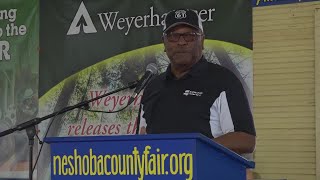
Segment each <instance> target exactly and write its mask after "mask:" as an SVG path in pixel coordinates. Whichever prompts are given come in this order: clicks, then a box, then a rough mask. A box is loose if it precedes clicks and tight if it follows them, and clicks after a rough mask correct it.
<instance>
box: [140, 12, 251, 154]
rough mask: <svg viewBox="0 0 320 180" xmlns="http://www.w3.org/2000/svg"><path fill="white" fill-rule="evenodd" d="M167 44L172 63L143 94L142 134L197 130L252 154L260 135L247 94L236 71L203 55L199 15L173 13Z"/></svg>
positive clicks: (167, 20)
mask: <svg viewBox="0 0 320 180" xmlns="http://www.w3.org/2000/svg"><path fill="white" fill-rule="evenodd" d="M163 42H164V47H165V52H166V53H167V56H168V57H169V59H170V65H169V66H168V68H167V70H166V72H164V73H162V74H160V75H159V76H157V77H156V78H154V79H153V80H152V81H151V82H150V83H149V85H148V86H147V87H146V89H145V91H144V94H143V97H142V101H141V109H140V127H141V129H140V133H142V134H144V133H148V134H157V133H192V132H198V133H202V134H204V135H206V136H207V137H209V138H211V139H212V140H214V141H216V142H217V143H219V144H222V145H223V146H225V147H227V148H229V149H231V150H233V151H234V152H236V153H238V154H245V153H252V152H253V151H254V148H255V142H256V140H255V135H256V134H255V128H254V124H253V118H252V114H251V111H250V108H249V104H248V100H247V98H246V95H245V92H244V90H243V88H242V85H241V82H240V81H239V80H238V79H237V77H236V76H235V75H234V74H233V73H232V72H231V71H229V70H227V69H226V68H224V67H222V66H219V65H216V64H212V63H209V62H207V61H206V59H205V58H204V57H203V55H202V50H203V49H204V32H203V27H202V23H201V19H200V18H199V16H198V15H197V13H196V12H195V11H193V10H189V9H180V10H174V11H171V12H169V13H168V14H167V16H166V18H165V22H164V29H163Z"/></svg>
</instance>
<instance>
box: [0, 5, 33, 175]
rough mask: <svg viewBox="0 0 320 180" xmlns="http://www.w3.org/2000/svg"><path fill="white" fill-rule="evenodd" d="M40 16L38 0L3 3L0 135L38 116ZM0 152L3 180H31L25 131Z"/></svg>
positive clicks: (3, 141)
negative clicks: (14, 179) (21, 179)
mask: <svg viewBox="0 0 320 180" xmlns="http://www.w3.org/2000/svg"><path fill="white" fill-rule="evenodd" d="M38 15H39V2H38V0H29V1H25V0H17V1H14V2H12V1H11V0H1V1H0V77H1V78H0V99H1V101H0V122H1V126H0V132H3V131H5V130H8V129H10V128H12V127H14V126H15V125H18V124H21V123H23V122H25V121H27V120H30V119H32V118H34V117H36V115H37V113H38V74H39V65H38V63H39V52H38V49H39V36H38V35H39V16H38ZM36 149H37V148H35V150H36ZM0 151H1V153H0V178H27V177H28V162H29V161H28V160H29V157H28V156H29V155H28V152H29V148H28V138H27V134H26V131H25V130H23V131H18V132H14V133H12V134H9V135H6V136H3V137H0ZM36 153H37V152H36V151H34V154H36Z"/></svg>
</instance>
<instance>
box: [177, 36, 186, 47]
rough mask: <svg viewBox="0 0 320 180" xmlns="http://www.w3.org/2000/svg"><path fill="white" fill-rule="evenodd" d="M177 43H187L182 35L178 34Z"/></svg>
mask: <svg viewBox="0 0 320 180" xmlns="http://www.w3.org/2000/svg"><path fill="white" fill-rule="evenodd" d="M178 44H179V45H184V44H187V41H186V40H185V39H184V37H183V35H180V36H179V39H178Z"/></svg>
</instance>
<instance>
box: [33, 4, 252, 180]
mask: <svg viewBox="0 0 320 180" xmlns="http://www.w3.org/2000/svg"><path fill="white" fill-rule="evenodd" d="M40 7H41V8H40V14H41V15H40V21H41V25H40V30H41V31H40V44H41V51H40V74H41V76H40V87H39V93H40V95H41V98H40V102H39V103H40V106H39V108H40V109H39V117H42V116H45V115H48V114H50V113H53V112H59V111H60V110H61V109H62V108H64V107H66V106H70V105H74V104H77V103H79V102H81V101H84V100H88V99H92V98H95V97H97V96H99V95H102V94H104V93H107V92H111V91H113V90H116V89H118V88H122V87H125V86H127V85H128V84H130V83H131V82H133V81H135V80H138V79H139V78H141V76H142V75H143V74H144V72H145V69H146V66H147V65H148V64H150V63H155V64H157V65H158V67H159V69H160V71H161V72H163V71H165V69H166V67H167V65H168V64H169V59H168V57H167V56H166V54H165V52H164V47H163V44H162V24H163V20H164V18H165V16H166V13H167V12H168V11H170V10H173V9H177V8H190V9H194V10H196V11H197V13H198V14H199V16H200V17H201V19H202V21H203V26H204V33H205V39H206V40H205V49H204V51H203V53H204V56H205V57H206V58H207V59H208V61H210V62H213V63H218V64H221V65H223V66H225V67H227V68H229V69H230V70H232V71H233V72H234V73H235V74H236V75H237V76H238V78H239V79H240V80H241V82H242V84H243V86H244V89H245V91H246V93H247V96H248V98H249V101H250V103H251V100H252V84H253V83H252V79H253V77H252V8H251V3H250V1H237V2H235V1H233V0H224V1H220V0H202V1H196V0H190V1H182V0H176V1H169V0H162V1H147V0H142V1H131V0H120V1H119V0H109V1H103V0H95V1H92V0H83V1H81V0H76V1H71V0H64V1H55V0H46V1H41V3H40ZM132 93H133V90H130V89H128V90H124V91H121V92H119V93H116V94H112V95H110V96H107V97H104V98H102V99H99V100H96V101H94V102H92V103H90V104H89V106H87V107H83V108H79V109H75V110H73V111H70V112H67V113H64V114H63V115H57V116H56V117H54V118H52V119H50V120H48V121H44V122H43V123H41V124H40V135H41V137H43V136H44V134H45V132H46V131H47V129H48V127H50V128H49V130H48V136H109V135H122V134H135V132H136V128H137V123H136V119H137V114H138V109H139V105H140V100H141V95H140V96H138V98H137V99H136V100H135V101H134V102H133V103H132V104H131V105H130V106H129V107H127V108H126V109H124V110H122V111H120V112H117V113H112V112H114V111H117V110H120V109H121V108H124V107H125V106H126V104H127V102H128V100H129V98H130V96H131V94H132ZM87 109H89V110H94V111H100V112H90V111H87ZM49 125H50V126H49ZM48 153H49V152H48V148H47V147H45V148H44V150H43V154H42V157H41V161H40V162H41V164H42V165H41V166H39V167H40V169H46V170H47V169H48V168H49V166H48V165H49V161H50V159H49V156H48ZM39 167H38V168H39ZM39 172H40V175H39V177H41V178H40V179H44V178H43V177H47V174H46V173H47V171H45V170H39Z"/></svg>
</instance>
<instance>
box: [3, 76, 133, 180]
mask: <svg viewBox="0 0 320 180" xmlns="http://www.w3.org/2000/svg"><path fill="white" fill-rule="evenodd" d="M137 84H138V82H137V81H134V82H132V83H129V85H128V86H125V87H123V88H120V89H117V90H114V91H111V92H109V93H106V94H103V95H101V96H97V97H95V98H93V99H89V100H87V101H83V102H80V103H78V104H76V105H73V106H67V107H65V108H63V109H61V110H60V111H57V112H54V113H52V114H49V115H47V116H44V117H41V118H34V119H31V120H29V121H26V122H24V123H21V124H18V125H17V126H15V127H13V128H11V129H8V130H5V131H3V132H1V133H0V137H2V136H6V135H8V134H11V133H13V132H15V131H21V130H24V129H26V132H27V135H28V139H29V180H32V178H33V177H32V166H33V145H34V136H35V135H36V128H35V125H37V124H39V123H41V122H42V121H44V120H46V119H49V118H52V117H54V116H56V115H59V114H63V113H65V112H68V111H71V110H73V109H76V108H80V107H86V106H88V104H89V103H90V102H92V101H95V100H98V99H100V98H103V97H106V96H109V95H111V94H114V93H117V92H119V91H122V90H125V89H129V88H130V89H133V88H135V87H136V86H137Z"/></svg>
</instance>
